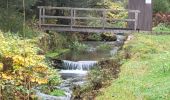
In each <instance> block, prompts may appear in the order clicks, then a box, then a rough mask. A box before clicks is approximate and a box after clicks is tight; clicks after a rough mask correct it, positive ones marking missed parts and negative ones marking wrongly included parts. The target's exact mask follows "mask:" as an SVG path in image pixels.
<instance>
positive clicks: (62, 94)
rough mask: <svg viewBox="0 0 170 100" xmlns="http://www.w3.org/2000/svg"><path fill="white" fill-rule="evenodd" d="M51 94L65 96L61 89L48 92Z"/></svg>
mask: <svg viewBox="0 0 170 100" xmlns="http://www.w3.org/2000/svg"><path fill="white" fill-rule="evenodd" d="M50 95H52V96H65V93H64V91H63V90H54V91H53V92H51V93H50Z"/></svg>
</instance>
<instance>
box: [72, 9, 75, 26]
mask: <svg viewBox="0 0 170 100" xmlns="http://www.w3.org/2000/svg"><path fill="white" fill-rule="evenodd" d="M73 13H74V15H73V26H74V25H75V24H76V19H75V17H76V9H74V11H73Z"/></svg>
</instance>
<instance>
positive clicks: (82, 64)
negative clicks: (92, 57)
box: [63, 60, 97, 71]
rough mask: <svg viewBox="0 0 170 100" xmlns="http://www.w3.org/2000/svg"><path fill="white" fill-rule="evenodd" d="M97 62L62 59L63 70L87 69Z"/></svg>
mask: <svg viewBox="0 0 170 100" xmlns="http://www.w3.org/2000/svg"><path fill="white" fill-rule="evenodd" d="M96 64H97V61H77V62H74V61H68V60H63V67H64V69H65V70H81V71H88V70H90V69H91V68H92V67H94V66H95V65H96Z"/></svg>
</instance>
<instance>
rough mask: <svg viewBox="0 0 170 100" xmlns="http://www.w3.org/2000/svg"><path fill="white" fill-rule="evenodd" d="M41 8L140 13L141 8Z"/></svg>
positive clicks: (45, 7)
mask: <svg viewBox="0 0 170 100" xmlns="http://www.w3.org/2000/svg"><path fill="white" fill-rule="evenodd" d="M38 8H39V9H41V8H44V9H49V10H50V9H51V10H52V9H60V10H62V9H64V10H71V9H75V10H87V11H104V10H106V11H127V12H137V13H140V11H139V10H127V9H103V8H71V7H51V6H38Z"/></svg>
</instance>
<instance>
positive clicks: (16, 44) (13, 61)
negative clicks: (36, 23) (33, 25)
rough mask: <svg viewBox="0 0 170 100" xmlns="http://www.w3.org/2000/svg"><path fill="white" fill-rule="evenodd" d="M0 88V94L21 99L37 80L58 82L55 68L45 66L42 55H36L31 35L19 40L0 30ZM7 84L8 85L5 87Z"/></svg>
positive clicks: (50, 82) (51, 82)
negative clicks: (0, 68) (0, 91)
mask: <svg viewBox="0 0 170 100" xmlns="http://www.w3.org/2000/svg"><path fill="white" fill-rule="evenodd" d="M0 40H1V45H0V54H1V59H0V66H1V67H2V69H3V70H2V71H1V72H0V76H1V77H0V78H1V79H0V88H1V89H2V91H3V93H1V94H2V97H4V99H5V100H9V99H10V98H9V97H8V95H10V96H13V97H12V98H16V97H17V98H19V99H20V100H23V95H24V98H27V97H26V96H25V94H28V93H31V94H32V93H33V92H32V91H31V89H32V87H35V86H38V85H41V84H50V85H52V84H55V85H58V84H59V83H60V76H59V74H58V72H57V71H56V70H54V69H52V68H50V67H49V66H48V64H47V63H46V62H45V57H44V56H43V55H38V54H37V52H38V50H39V49H38V47H37V46H36V44H35V43H36V41H35V40H32V39H26V40H23V39H22V38H20V37H18V36H16V35H15V36H14V35H11V33H6V34H5V36H4V35H3V33H2V32H0ZM9 87H10V88H9Z"/></svg>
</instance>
